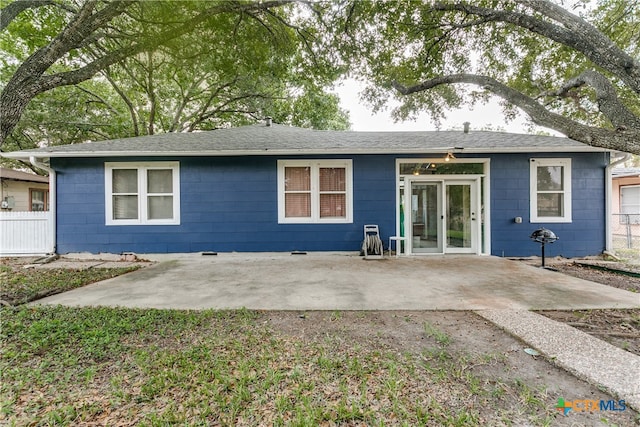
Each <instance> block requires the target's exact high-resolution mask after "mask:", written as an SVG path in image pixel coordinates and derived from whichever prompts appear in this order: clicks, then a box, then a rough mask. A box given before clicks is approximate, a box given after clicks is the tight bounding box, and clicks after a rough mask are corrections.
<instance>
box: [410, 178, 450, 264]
mask: <svg viewBox="0 0 640 427" xmlns="http://www.w3.org/2000/svg"><path fill="white" fill-rule="evenodd" d="M441 193H442V184H441V183H437V182H413V183H411V201H410V206H411V217H410V220H411V223H410V227H409V232H410V239H411V248H412V252H414V253H442V252H443V246H442V233H441V230H442V207H441V206H442V201H441V199H442V195H441Z"/></svg>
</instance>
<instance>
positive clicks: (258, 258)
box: [38, 253, 640, 310]
mask: <svg viewBox="0 0 640 427" xmlns="http://www.w3.org/2000/svg"><path fill="white" fill-rule="evenodd" d="M141 257H144V258H155V259H156V260H159V261H162V262H160V263H159V264H157V265H154V266H152V267H148V268H144V269H141V270H138V271H135V272H133V273H129V274H126V275H123V276H119V277H116V278H114V279H110V280H106V281H103V282H100V283H96V284H93V285H89V286H86V287H83V288H79V289H76V290H73V291H70V292H66V293H63V294H59V295H54V296H51V297H49V298H45V299H43V300H40V301H38V303H40V304H64V305H79V306H87V305H88V306H93V305H104V306H124V307H144V308H176V309H203V308H217V309H224V308H242V307H246V308H249V309H264V310H483V309H527V310H528V309H547V310H549V309H581V308H582V309H588V308H636V307H640V295H638V294H634V293H631V292H628V291H624V290H620V289H616V288H612V287H609V286H605V285H600V284H597V283H593V282H588V281H585V280H580V279H576V278H573V277H569V276H566V275H563V274H560V273H556V272H553V271H549V270H544V269H541V268H537V267H533V266H530V265H526V264H524V263H522V262H517V261H511V260H508V259H504V258H498V257H479V256H429V257H401V258H386V259H383V260H363V259H362V258H361V257H359V256H355V255H353V254H345V253H333V254H326V253H310V254H308V255H290V254H284V253H276V254H274V253H256V254H236V253H232V254H220V255H217V256H203V255H200V254H186V255H178V254H171V255H166V256H155V257H151V256H149V255H147V256H144V255H141Z"/></svg>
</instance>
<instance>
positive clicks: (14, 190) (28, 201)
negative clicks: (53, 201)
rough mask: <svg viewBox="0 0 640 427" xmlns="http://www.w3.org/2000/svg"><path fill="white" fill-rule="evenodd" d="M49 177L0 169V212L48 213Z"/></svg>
mask: <svg viewBox="0 0 640 427" xmlns="http://www.w3.org/2000/svg"><path fill="white" fill-rule="evenodd" d="M48 210H49V177H46V176H40V175H35V174H33V173H27V172H22V171H17V170H13V169H6V168H0V211H2V212H6V211H13V212H20V211H48Z"/></svg>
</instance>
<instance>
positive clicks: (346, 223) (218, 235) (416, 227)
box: [2, 123, 609, 257]
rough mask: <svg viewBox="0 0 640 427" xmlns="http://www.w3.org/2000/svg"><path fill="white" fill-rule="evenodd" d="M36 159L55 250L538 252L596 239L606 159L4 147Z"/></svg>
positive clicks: (331, 146)
mask: <svg viewBox="0 0 640 427" xmlns="http://www.w3.org/2000/svg"><path fill="white" fill-rule="evenodd" d="M2 154H3V155H4V156H7V157H11V158H20V159H24V160H28V159H29V158H30V157H31V156H33V158H35V159H37V160H38V161H40V162H48V163H49V164H50V168H51V170H52V172H50V173H52V174H53V175H54V180H53V181H52V182H53V183H54V184H56V185H57V193H56V196H57V203H56V206H55V208H56V213H55V215H56V217H57V223H56V224H57V231H56V238H57V241H56V243H57V251H58V252H59V253H68V252H81V251H88V252H93V253H98V252H111V253H120V252H137V253H158V252H200V251H218V252H230V251H294V250H299V251H358V250H359V249H360V245H361V242H362V239H363V226H364V225H365V224H377V225H379V227H380V232H381V235H382V236H381V237H382V239H383V241H384V242H385V246H386V245H387V242H388V238H389V236H405V237H406V243H405V252H406V253H408V254H458V253H471V254H493V255H498V256H529V255H539V254H540V246H539V244H537V243H534V242H533V241H532V240H531V239H530V235H531V233H532V232H533V231H534V230H535V229H537V228H539V227H546V228H549V229H551V230H552V231H554V232H555V233H556V234H557V235H558V236H559V237H560V239H559V240H558V241H557V242H556V243H554V244H553V245H549V246H548V249H547V253H550V254H551V255H563V256H567V257H573V256H585V255H594V254H599V253H601V252H602V251H603V250H604V249H605V245H606V229H607V225H606V221H607V219H606V215H605V212H606V209H605V204H606V202H605V201H606V200H607V196H608V195H607V191H608V190H607V188H606V185H605V183H606V174H607V165H608V164H609V153H608V152H607V151H606V150H602V149H598V148H594V147H590V146H587V145H584V144H581V143H579V142H576V141H573V140H570V139H567V138H557V137H548V136H536V135H522V134H508V133H495V132H468V133H467V132H462V131H455V132H449V131H447V132H343V131H313V130H305V129H300V128H295V127H289V126H282V125H277V124H273V125H271V124H270V123H268V124H266V125H254V126H246V127H240V128H233V129H220V130H215V131H209V132H197V133H171V134H162V135H153V136H144V137H135V138H128V139H119V140H111V141H100V142H92V143H85V144H75V145H67V146H56V147H49V148H43V149H37V150H33V151H23V152H13V153H2Z"/></svg>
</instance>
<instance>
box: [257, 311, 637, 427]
mask: <svg viewBox="0 0 640 427" xmlns="http://www.w3.org/2000/svg"><path fill="white" fill-rule="evenodd" d="M261 319H264V321H265V322H267V323H268V324H269V325H270V327H271V328H272V329H273V330H274V331H275V333H276V334H277V335H280V336H284V337H292V338H293V339H295V340H298V341H301V342H303V343H305V344H307V345H314V343H318V342H325V343H332V345H333V346H335V347H336V348H342V347H344V348H353V347H354V346H356V347H357V348H360V349H361V350H362V351H363V352H366V351H371V349H385V350H387V351H389V350H390V351H393V352H396V353H397V354H398V355H410V356H411V357H415V358H417V359H419V360H420V359H421V360H422V361H423V363H424V365H425V366H429V364H430V361H432V360H439V359H440V358H448V360H450V361H451V364H450V365H449V370H447V371H446V372H434V373H433V375H435V376H442V380H443V381H444V382H446V383H450V384H456V383H458V384H460V383H465V384H466V387H467V388H468V389H469V390H471V391H470V396H469V397H470V398H477V397H478V396H479V395H485V397H486V396H488V395H490V396H491V398H489V399H488V400H487V401H486V403H487V404H491V405H492V409H491V411H492V412H496V413H499V412H500V411H504V413H505V414H509V415H508V416H507V417H506V418H505V419H503V420H500V422H499V423H501V422H505V423H506V424H509V423H514V424H515V425H519V423H523V422H524V423H525V424H527V425H529V424H528V423H531V422H532V421H533V424H530V425H546V424H547V423H550V424H551V425H554V426H575V425H583V426H591V425H602V423H605V424H607V423H613V424H617V425H629V426H631V425H637V424H636V422H637V417H638V414H637V413H636V412H634V411H632V410H630V409H627V410H626V411H624V412H620V413H613V412H601V413H574V414H571V416H568V417H564V416H562V415H560V414H558V412H557V410H556V409H555V405H556V404H557V402H558V399H559V398H563V399H565V400H576V399H592V400H598V401H599V400H609V399H612V397H611V396H608V395H607V394H606V393H603V392H602V391H600V390H599V389H598V388H597V387H595V386H593V385H590V384H588V383H586V382H584V381H581V380H579V379H577V378H576V377H574V376H573V375H571V374H569V373H568V372H566V371H564V370H563V369H561V368H558V367H556V366H555V365H553V363H552V362H551V361H549V360H547V359H546V358H545V357H542V356H530V355H529V354H527V353H526V352H525V351H524V350H525V348H527V345H526V344H525V343H524V342H522V341H521V340H519V339H518V338H516V337H513V336H511V335H508V334H506V333H505V332H504V331H502V330H501V329H499V328H498V327H496V326H495V325H493V324H492V323H491V322H488V321H487V320H485V319H483V318H481V317H480V316H478V315H476V314H474V313H472V312H465V311H379V312H353V311H348V312H337V311H336V312H318V311H314V312H298V313H295V312H262V313H261ZM440 369H442V368H440ZM473 384H475V386H476V387H477V390H478V395H476V396H474V394H473V391H472V390H473V389H474V385H473ZM479 390H482V392H480V391H479ZM485 393H487V394H485ZM489 402H491V403H489ZM531 404H533V405H534V406H538V407H539V409H541V410H542V412H539V413H538V418H537V419H536V417H535V416H533V417H532V416H531V414H529V415H526V414H525V413H521V414H520V416H521V418H520V417H518V416H517V415H516V414H518V407H524V406H528V405H531ZM543 408H546V410H543ZM542 413H545V415H542ZM514 416H515V418H514ZM507 419H508V421H507ZM525 420H526V421H525ZM534 420H535V421H534ZM497 421H498V420H497V419H496V418H493V420H492V422H497Z"/></svg>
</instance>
